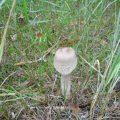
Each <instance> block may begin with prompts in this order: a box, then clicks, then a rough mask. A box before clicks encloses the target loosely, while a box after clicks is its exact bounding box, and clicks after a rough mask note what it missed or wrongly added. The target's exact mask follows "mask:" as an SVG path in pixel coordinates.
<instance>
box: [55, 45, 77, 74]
mask: <svg viewBox="0 0 120 120" xmlns="http://www.w3.org/2000/svg"><path fill="white" fill-rule="evenodd" d="M76 65H77V57H76V54H75V51H74V49H73V48H70V47H64V48H60V49H58V50H57V51H56V54H55V57H54V67H55V69H56V70H57V71H58V72H59V73H61V74H62V75H67V74H70V73H71V72H72V71H73V70H74V69H75V67H76Z"/></svg>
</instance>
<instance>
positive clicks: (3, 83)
mask: <svg viewBox="0 0 120 120" xmlns="http://www.w3.org/2000/svg"><path fill="white" fill-rule="evenodd" d="M15 73H16V72H12V73H11V74H10V75H8V76H7V77H6V78H5V79H4V81H3V82H2V83H1V85H0V87H2V85H3V84H4V83H5V82H6V81H7V79H8V78H9V77H11V76H12V75H14V74H15Z"/></svg>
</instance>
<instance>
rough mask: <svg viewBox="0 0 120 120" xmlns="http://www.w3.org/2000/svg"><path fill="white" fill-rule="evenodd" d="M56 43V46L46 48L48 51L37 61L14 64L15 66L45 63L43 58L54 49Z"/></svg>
mask: <svg viewBox="0 0 120 120" xmlns="http://www.w3.org/2000/svg"><path fill="white" fill-rule="evenodd" d="M57 43H58V42H56V44H55V45H54V46H52V47H51V48H48V50H47V51H46V52H45V54H44V55H43V56H42V57H40V58H39V59H37V60H33V61H22V62H19V63H16V64H15V65H16V66H20V65H25V64H32V63H36V62H40V61H45V57H46V56H47V55H48V54H49V53H50V52H51V51H52V50H53V49H54V47H55V46H56V45H57Z"/></svg>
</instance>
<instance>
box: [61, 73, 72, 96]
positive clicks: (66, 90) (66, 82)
mask: <svg viewBox="0 0 120 120" xmlns="http://www.w3.org/2000/svg"><path fill="white" fill-rule="evenodd" d="M70 86H71V81H70V74H68V75H61V90H62V95H64V96H66V97H69V96H70Z"/></svg>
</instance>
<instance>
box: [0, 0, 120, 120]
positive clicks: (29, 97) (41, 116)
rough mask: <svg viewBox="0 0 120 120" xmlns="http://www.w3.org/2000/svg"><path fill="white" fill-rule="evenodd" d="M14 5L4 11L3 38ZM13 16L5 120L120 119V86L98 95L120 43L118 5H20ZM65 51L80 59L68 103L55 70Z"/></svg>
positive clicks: (4, 78)
mask: <svg viewBox="0 0 120 120" xmlns="http://www.w3.org/2000/svg"><path fill="white" fill-rule="evenodd" d="M3 1H4V0H3ZM13 1H14V0H7V1H5V3H4V4H3V5H2V6H0V39H2V38H3V33H4V30H5V26H6V22H7V20H8V17H9V13H10V10H11V6H12V2H13ZM0 3H2V2H1V1H0ZM10 17H11V18H10V22H9V25H8V27H7V34H6V36H5V37H6V42H5V46H4V52H3V56H2V62H1V64H0V120H120V92H119V89H120V86H116V88H112V87H111V86H109V85H108V86H107V89H106V91H107V90H108V89H109V87H111V91H110V92H104V93H103V92H99V91H98V90H99V89H98V88H99V85H100V83H101V81H102V80H101V75H104V73H105V70H106V68H107V65H108V63H109V58H110V57H111V52H112V51H113V50H114V48H115V45H116V43H117V41H118V40H119V39H120V35H119V29H120V21H119V20H120V3H119V0H114V1H113V0H17V2H16V4H15V7H14V10H13V12H12V14H11V16H10ZM0 41H1V40H0ZM61 47H72V48H74V49H75V51H76V54H77V57H78V64H77V68H76V69H75V70H74V71H73V73H72V78H71V79H72V85H71V96H70V98H69V99H65V98H64V97H63V96H62V95H61V90H60V74H59V73H57V72H56V70H55V69H54V66H53V59H54V55H55V51H56V50H57V49H58V48H61ZM0 52H1V51H0ZM118 62H119V61H118ZM118 72H119V73H120V70H118ZM119 75H120V74H118V76H119ZM119 78H120V77H119ZM97 93H99V94H97ZM96 95H97V98H96ZM106 96H107V97H106Z"/></svg>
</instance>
